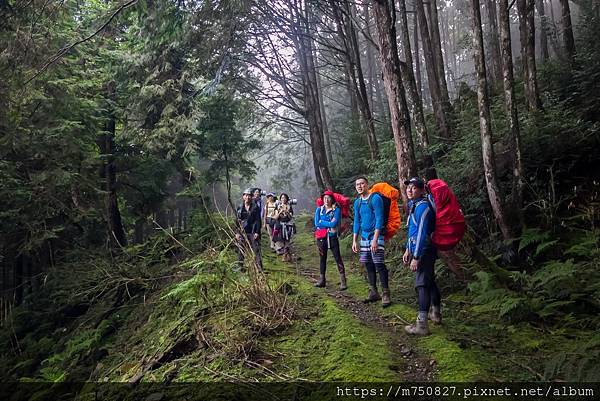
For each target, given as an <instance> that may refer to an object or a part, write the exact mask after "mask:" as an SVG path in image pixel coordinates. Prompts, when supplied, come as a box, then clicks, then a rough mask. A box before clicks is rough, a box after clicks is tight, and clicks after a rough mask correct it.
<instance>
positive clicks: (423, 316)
mask: <svg viewBox="0 0 600 401" xmlns="http://www.w3.org/2000/svg"><path fill="white" fill-rule="evenodd" d="M404 184H405V185H406V186H407V187H406V195H407V197H408V199H409V202H408V210H409V215H408V222H407V225H408V235H407V241H406V252H404V255H403V256H402V261H403V262H404V264H405V265H408V266H409V267H410V269H411V270H412V271H413V272H415V273H416V275H415V288H416V290H417V294H418V299H419V309H418V315H417V321H416V323H415V324H412V325H409V326H406V327H405V328H404V329H405V331H406V332H407V333H409V334H415V335H427V334H429V325H428V324H427V319H428V318H429V319H431V321H432V322H434V323H441V321H442V315H441V309H440V305H441V296H440V291H439V289H438V287H437V284H436V282H435V271H434V265H435V261H436V259H437V251H436V248H435V246H434V244H433V242H432V240H431V235H432V233H433V232H434V229H435V224H436V217H435V211H434V210H433V208H432V206H431V204H430V202H429V199H428V198H427V193H426V190H425V182H424V181H423V180H422V179H420V178H418V177H414V178H411V179H410V180H407V181H405V182H404ZM430 307H431V312H430V310H429V309H430Z"/></svg>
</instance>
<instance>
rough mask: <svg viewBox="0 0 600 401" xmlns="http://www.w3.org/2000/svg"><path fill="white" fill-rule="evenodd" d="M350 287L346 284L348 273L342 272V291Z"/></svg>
mask: <svg viewBox="0 0 600 401" xmlns="http://www.w3.org/2000/svg"><path fill="white" fill-rule="evenodd" d="M347 288H348V285H347V284H346V273H340V291H344V290H345V289H347Z"/></svg>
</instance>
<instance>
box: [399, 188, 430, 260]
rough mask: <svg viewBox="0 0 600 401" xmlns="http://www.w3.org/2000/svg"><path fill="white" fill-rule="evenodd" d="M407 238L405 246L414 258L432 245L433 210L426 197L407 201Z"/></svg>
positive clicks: (421, 254)
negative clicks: (408, 212) (408, 211)
mask: <svg viewBox="0 0 600 401" xmlns="http://www.w3.org/2000/svg"><path fill="white" fill-rule="evenodd" d="M408 210H410V214H409V216H408V221H407V225H408V240H407V241H406V248H407V249H408V251H409V252H410V253H411V254H412V255H413V256H414V257H416V258H419V257H421V256H423V253H424V252H425V251H426V250H427V249H430V248H432V247H433V244H432V243H431V233H433V230H434V229H435V212H434V210H433V208H432V206H431V205H430V204H429V201H428V200H427V198H421V199H416V200H412V201H410V202H408Z"/></svg>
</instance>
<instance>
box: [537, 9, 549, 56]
mask: <svg viewBox="0 0 600 401" xmlns="http://www.w3.org/2000/svg"><path fill="white" fill-rule="evenodd" d="M535 7H536V8H537V10H538V15H539V16H540V56H541V60H542V62H545V61H546V60H548V59H549V58H550V52H549V51H548V21H546V18H547V17H546V10H545V7H544V0H535Z"/></svg>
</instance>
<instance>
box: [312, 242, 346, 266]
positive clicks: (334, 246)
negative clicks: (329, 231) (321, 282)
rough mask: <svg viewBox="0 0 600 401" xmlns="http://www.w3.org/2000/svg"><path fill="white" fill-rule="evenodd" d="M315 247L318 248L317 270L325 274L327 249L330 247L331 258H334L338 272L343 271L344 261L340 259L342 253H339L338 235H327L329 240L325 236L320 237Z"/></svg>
mask: <svg viewBox="0 0 600 401" xmlns="http://www.w3.org/2000/svg"><path fill="white" fill-rule="evenodd" d="M317 248H319V262H320V264H319V272H320V273H321V274H323V275H324V274H325V271H326V270H327V249H328V248H331V253H332V254H333V258H334V259H335V263H336V264H337V268H338V271H339V272H340V274H342V273H345V272H346V270H345V269H344V262H343V261H342V255H341V254H340V241H339V239H338V237H337V236H336V237H329V242H328V241H327V237H325V238H321V239H318V240H317Z"/></svg>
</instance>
